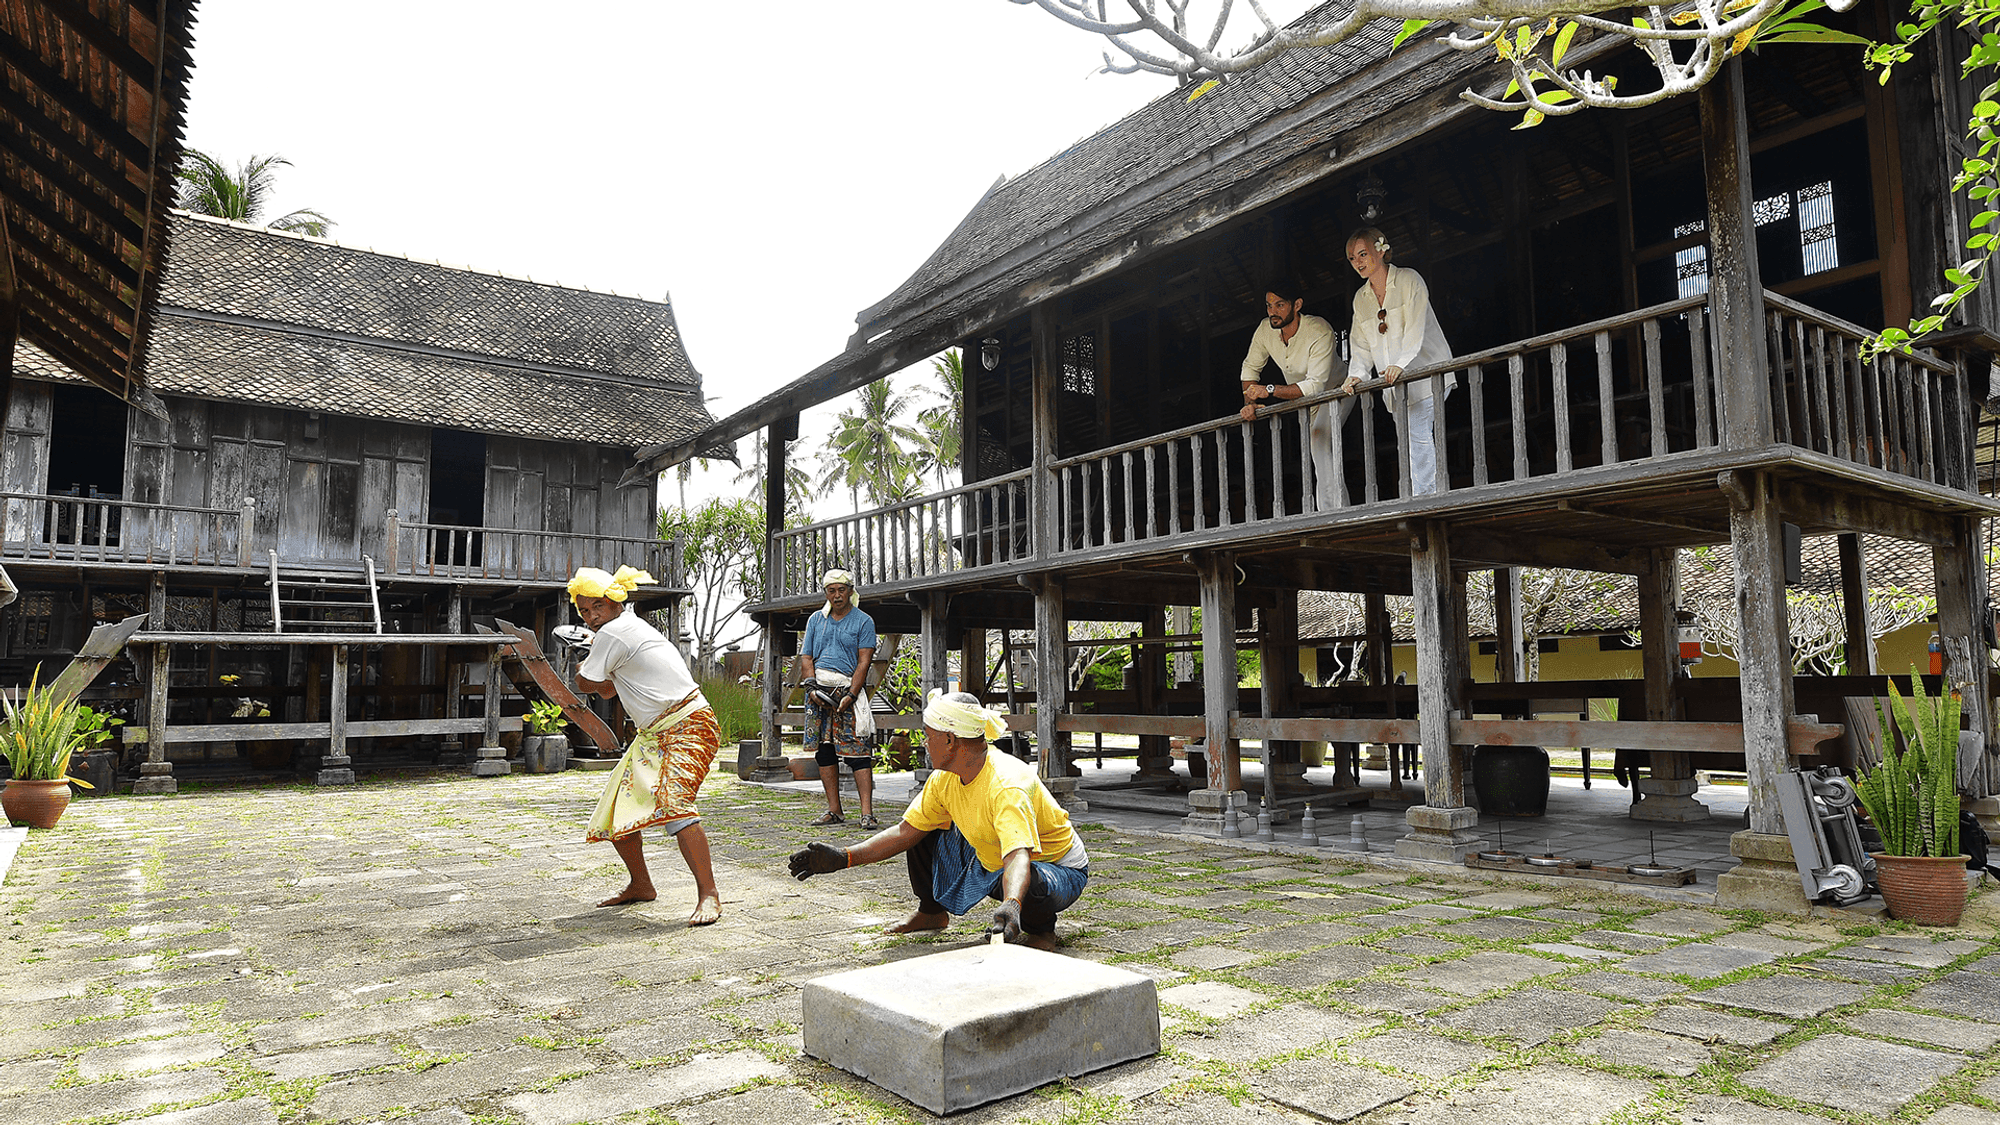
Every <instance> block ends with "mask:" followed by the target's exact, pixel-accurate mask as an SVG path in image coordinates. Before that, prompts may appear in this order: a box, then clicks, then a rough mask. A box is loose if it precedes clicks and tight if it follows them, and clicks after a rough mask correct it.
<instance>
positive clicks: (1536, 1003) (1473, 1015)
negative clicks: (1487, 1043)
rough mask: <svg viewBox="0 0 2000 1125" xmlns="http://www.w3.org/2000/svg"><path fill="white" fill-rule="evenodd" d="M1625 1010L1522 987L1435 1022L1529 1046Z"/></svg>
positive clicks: (1613, 1004)
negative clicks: (1503, 1037)
mask: <svg viewBox="0 0 2000 1125" xmlns="http://www.w3.org/2000/svg"><path fill="white" fill-rule="evenodd" d="M1622 1007H1624V1005H1622V1004H1620V1003H1618V1002H1617V1001H1615V1000H1606V999H1604V998H1603V997H1599V996H1591V995H1588V994H1585V993H1581V992H1564V991H1559V990H1556V989H1552V988H1524V989H1519V990H1517V991H1514V992H1510V993H1508V994H1507V995H1505V996H1502V997H1500V998H1498V999H1496V1000H1488V1001H1486V1002H1485V1003H1481V1004H1474V1005H1472V1006H1471V1007H1469V1008H1462V1009H1460V1010H1458V1011H1456V1012H1452V1013H1450V1014H1448V1015H1445V1016H1441V1017H1439V1019H1438V1022H1439V1023H1442V1024H1443V1025H1444V1026H1446V1027H1455V1028H1458V1029H1459V1030H1461V1031H1469V1032H1472V1033H1473V1034H1474V1035H1504V1036H1506V1037H1507V1038H1509V1039H1513V1040H1516V1041H1518V1042H1520V1043H1521V1044H1523V1045H1525V1046H1529V1047H1533V1046H1538V1045H1540V1044H1542V1043H1546V1042H1548V1041H1549V1040H1551V1039H1553V1038H1555V1037H1556V1036H1558V1035H1561V1034H1563V1033H1564V1032H1567V1031H1574V1030H1576V1029H1577V1028H1580V1027H1594V1026H1596V1025H1597V1024H1600V1023H1603V1022H1604V1020H1605V1018H1606V1017H1608V1016H1610V1015H1611V1013H1613V1012H1615V1011H1617V1010H1619V1009H1620V1008H1622Z"/></svg>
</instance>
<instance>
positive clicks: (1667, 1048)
mask: <svg viewBox="0 0 2000 1125" xmlns="http://www.w3.org/2000/svg"><path fill="white" fill-rule="evenodd" d="M1574 1049H1575V1050H1576V1052H1577V1053H1578V1054H1581V1055H1592V1056H1595V1057H1597V1058H1600V1059H1603V1060H1604V1061H1605V1062H1608V1063H1610V1064H1612V1065H1613V1066H1622V1067H1631V1068H1633V1069H1636V1070H1650V1071H1652V1072H1653V1073H1655V1074H1671V1075H1675V1076H1678V1077H1683V1078H1684V1077H1686V1076H1688V1075H1690V1074H1693V1073H1694V1072H1695V1071H1697V1070H1699V1069H1701V1066H1702V1064H1703V1063H1705V1062H1707V1061H1708V1060H1709V1057H1710V1056H1709V1052H1708V1048H1707V1047H1705V1046H1703V1045H1701V1044H1700V1043H1697V1042H1695V1041H1694V1040H1692V1039H1684V1038H1682V1037H1680V1036H1678V1035H1661V1034H1658V1033H1656V1032H1651V1031H1627V1030H1625V1029H1623V1028H1616V1027H1614V1028H1611V1029H1610V1030H1608V1031H1606V1032H1604V1033H1603V1034H1602V1035H1598V1036H1594V1037H1592V1038H1590V1039H1585V1040H1583V1041H1582V1042H1580V1043H1578V1044H1577V1045H1576V1047H1575V1048H1574Z"/></svg>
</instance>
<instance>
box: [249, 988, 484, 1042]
mask: <svg viewBox="0 0 2000 1125" xmlns="http://www.w3.org/2000/svg"><path fill="white" fill-rule="evenodd" d="M492 1012H493V1008H492V1006H490V1005H489V1004H486V1003H484V1002H471V1003H467V1002H463V1001H460V1000H459V999H458V998H457V997H453V998H451V999H449V1000H407V1001H401V1002H398V1003H393V1004H370V1005H369V1006H367V1007H365V1008H358V1009H352V1010H349V1011H342V1012H334V1013H332V1014H329V1015H325V1016H321V1017H320V1018H318V1019H296V1020H286V1021H283V1022H280V1023H269V1024H265V1025H264V1026H262V1027H257V1028H253V1029H251V1032H250V1041H251V1043H252V1044H254V1045H255V1046H256V1048H257V1050H259V1051H261V1052H263V1053H265V1054H276V1053H278V1052H280V1051H294V1050H297V1049H299V1048H300V1047H317V1046H320V1045H321V1044H325V1043H335V1042H339V1041H340V1040H343V1039H359V1038H362V1037H363V1036H372V1035H393V1034H396V1033H399V1032H407V1031H411V1030H414V1029H416V1028H419V1027H423V1026H425V1025H427V1024H433V1023H437V1022H439V1021H441V1020H448V1019H451V1018H453V1017H454V1016H465V1015H469V1016H475V1017H476V1016H484V1015H490V1014H492Z"/></svg>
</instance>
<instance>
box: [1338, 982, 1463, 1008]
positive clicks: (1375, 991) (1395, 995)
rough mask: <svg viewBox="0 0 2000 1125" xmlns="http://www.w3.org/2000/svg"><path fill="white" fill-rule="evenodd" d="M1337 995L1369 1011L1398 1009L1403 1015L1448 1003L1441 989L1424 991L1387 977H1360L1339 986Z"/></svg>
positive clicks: (1448, 998)
mask: <svg viewBox="0 0 2000 1125" xmlns="http://www.w3.org/2000/svg"><path fill="white" fill-rule="evenodd" d="M1340 999H1341V1000H1342V1001H1343V1002H1345V1003H1348V1004H1353V1005H1355V1006H1356V1007H1360V1008H1367V1009H1369V1010H1371V1011H1377V1012H1401V1013H1402V1014H1404V1015H1406V1016H1418V1015H1422V1014H1423V1013H1425V1012H1430V1011H1435V1010H1437V1009H1438V1008H1442V1007H1444V1006H1445V1005H1447V1004H1450V1003H1452V998H1451V997H1449V996H1446V995H1444V994H1442V993H1438V992H1427V991H1425V990H1424V989H1421V988H1411V987H1409V986H1408V985H1403V984H1397V983H1396V982H1395V981H1387V980H1364V981H1358V982H1356V983H1354V984H1350V985H1348V986H1346V987H1344V988H1342V989H1341V990H1340Z"/></svg>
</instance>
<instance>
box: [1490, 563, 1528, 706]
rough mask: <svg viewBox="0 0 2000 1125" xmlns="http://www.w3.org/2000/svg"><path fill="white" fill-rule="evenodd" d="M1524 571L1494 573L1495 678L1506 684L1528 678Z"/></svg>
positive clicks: (1503, 569) (1512, 570)
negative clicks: (1522, 585)
mask: <svg viewBox="0 0 2000 1125" xmlns="http://www.w3.org/2000/svg"><path fill="white" fill-rule="evenodd" d="M1521 608H1522V600H1521V568H1520V567H1508V566H1503V567H1501V568H1499V569H1498V570H1495V571H1494V572H1493V636H1494V645H1493V678H1494V679H1495V680H1498V681H1499V682H1501V683H1504V684H1514V683H1520V682H1521V681H1523V680H1525V679H1527V678H1528V651H1527V648H1526V647H1525V639H1526V623H1525V622H1524V621H1523V620H1522V617H1521Z"/></svg>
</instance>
